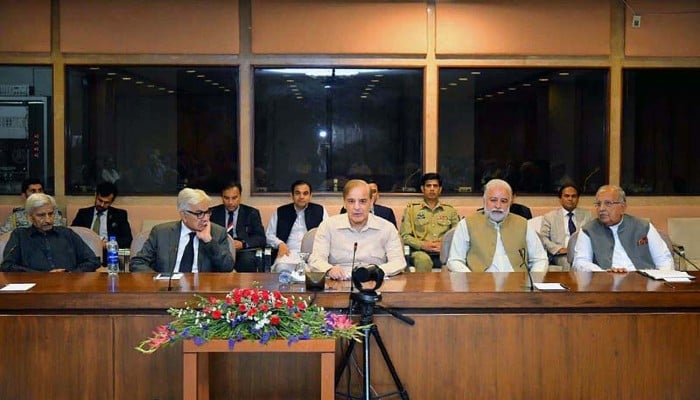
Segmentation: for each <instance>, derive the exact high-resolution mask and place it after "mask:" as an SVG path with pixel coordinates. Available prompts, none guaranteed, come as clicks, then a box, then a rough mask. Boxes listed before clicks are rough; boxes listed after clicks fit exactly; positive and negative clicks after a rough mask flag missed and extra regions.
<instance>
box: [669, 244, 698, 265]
mask: <svg viewBox="0 0 700 400" xmlns="http://www.w3.org/2000/svg"><path fill="white" fill-rule="evenodd" d="M671 248H672V249H673V252H674V253H676V254H677V255H678V257H680V258H681V259H682V260H683V261H685V262H687V263H688V264H690V265H692V266H693V268H695V270H696V271H700V268H698V266H697V265H695V263H694V262H692V261H690V260H689V259H688V257H686V256H685V248H684V247H683V246H677V245H673V246H671Z"/></svg>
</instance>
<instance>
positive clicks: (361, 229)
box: [309, 179, 406, 279]
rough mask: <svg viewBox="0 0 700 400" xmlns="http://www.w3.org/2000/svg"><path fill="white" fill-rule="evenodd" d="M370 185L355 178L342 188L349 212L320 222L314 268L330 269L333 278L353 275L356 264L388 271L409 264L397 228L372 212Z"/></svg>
mask: <svg viewBox="0 0 700 400" xmlns="http://www.w3.org/2000/svg"><path fill="white" fill-rule="evenodd" d="M369 191H370V189H369V185H367V183H366V182H365V181H362V180H359V179H353V180H351V181H348V183H347V184H346V185H345V188H344V189H343V201H344V203H345V208H346V209H347V210H348V213H347V214H338V215H334V216H332V217H330V218H328V219H326V220H325V221H323V222H322V223H321V225H320V226H319V227H318V231H317V232H316V238H315V240H314V247H313V252H312V253H311V257H310V259H309V264H310V267H311V270H312V271H318V272H327V273H328V277H329V278H331V279H350V277H351V274H352V267H353V258H354V262H355V265H354V266H368V265H372V264H375V265H377V266H379V267H380V268H381V269H382V270H384V273H385V274H386V275H395V274H398V273H400V272H401V271H403V270H404V268H406V260H405V259H404V257H403V251H402V248H401V240H400V239H399V234H398V232H397V231H396V228H395V227H393V226H392V225H391V223H390V222H389V221H387V220H385V219H383V218H379V217H377V216H375V215H372V214H371V213H370V212H369V209H370V207H371V205H372V201H371V200H370V195H369Z"/></svg>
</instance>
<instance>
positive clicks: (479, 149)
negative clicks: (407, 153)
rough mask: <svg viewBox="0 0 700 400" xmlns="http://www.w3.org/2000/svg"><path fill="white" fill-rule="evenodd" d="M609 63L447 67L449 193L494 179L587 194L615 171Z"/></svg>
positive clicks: (476, 188)
mask: <svg viewBox="0 0 700 400" xmlns="http://www.w3.org/2000/svg"><path fill="white" fill-rule="evenodd" d="M607 81H608V72H607V71H606V70H602V69H562V68H479V69H475V68H441V69H440V84H439V86H440V92H439V96H440V98H439V137H438V144H439V148H438V163H439V172H440V175H441V176H442V178H443V186H444V189H443V192H444V193H450V192H452V193H470V192H480V191H481V190H482V189H481V188H482V187H483V185H484V184H486V182H488V181H489V180H490V179H492V178H501V179H505V180H506V181H508V182H509V183H510V184H511V186H513V188H514V190H515V191H516V192H518V193H554V192H556V191H557V189H558V188H559V187H560V186H561V184H562V183H564V182H565V181H573V182H574V183H576V184H578V185H579V186H580V187H582V188H583V189H584V192H586V193H593V192H595V190H596V189H597V188H598V186H600V185H601V184H603V183H604V182H605V179H606V178H605V177H606V176H607V173H606V171H605V169H606V165H607V154H606V153H607V152H606V151H605V149H606V146H607V134H606V133H607V127H608V118H607Z"/></svg>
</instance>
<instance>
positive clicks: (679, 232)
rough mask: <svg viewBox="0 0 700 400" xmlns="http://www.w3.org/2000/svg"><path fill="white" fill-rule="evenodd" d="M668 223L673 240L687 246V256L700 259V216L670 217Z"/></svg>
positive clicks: (669, 233)
mask: <svg viewBox="0 0 700 400" xmlns="http://www.w3.org/2000/svg"><path fill="white" fill-rule="evenodd" d="M666 223H667V225H668V235H669V236H670V238H671V241H672V242H673V243H675V244H677V245H681V246H683V247H684V248H685V256H686V257H688V258H690V259H691V260H695V259H700V218H669V219H668V220H666Z"/></svg>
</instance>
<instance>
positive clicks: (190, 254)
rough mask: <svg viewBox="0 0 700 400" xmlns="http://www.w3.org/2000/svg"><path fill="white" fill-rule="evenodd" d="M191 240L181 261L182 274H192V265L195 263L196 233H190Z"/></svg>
mask: <svg viewBox="0 0 700 400" xmlns="http://www.w3.org/2000/svg"><path fill="white" fill-rule="evenodd" d="M189 235H190V240H189V242H187V246H185V251H184V252H183V253H182V259H181V260H180V272H192V264H193V263H194V235H196V233H194V232H190V233H189Z"/></svg>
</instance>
